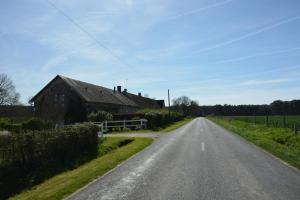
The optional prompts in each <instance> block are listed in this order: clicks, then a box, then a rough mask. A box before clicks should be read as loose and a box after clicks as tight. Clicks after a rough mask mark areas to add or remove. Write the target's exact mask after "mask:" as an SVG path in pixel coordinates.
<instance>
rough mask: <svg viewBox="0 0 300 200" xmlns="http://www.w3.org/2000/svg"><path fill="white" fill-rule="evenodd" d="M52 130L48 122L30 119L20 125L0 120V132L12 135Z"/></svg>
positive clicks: (35, 118)
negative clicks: (12, 133) (7, 132)
mask: <svg viewBox="0 0 300 200" xmlns="http://www.w3.org/2000/svg"><path fill="white" fill-rule="evenodd" d="M52 128H53V124H52V123H51V122H50V121H45V120H43V119H40V118H37V117H32V118H30V119H28V120H27V121H24V122H22V123H14V122H13V121H12V120H11V119H8V118H0V130H1V129H2V130H8V131H11V132H14V133H20V132H23V131H28V130H49V129H52Z"/></svg>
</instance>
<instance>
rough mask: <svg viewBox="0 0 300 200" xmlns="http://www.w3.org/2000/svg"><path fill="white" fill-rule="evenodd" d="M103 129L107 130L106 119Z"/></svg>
mask: <svg viewBox="0 0 300 200" xmlns="http://www.w3.org/2000/svg"><path fill="white" fill-rule="evenodd" d="M105 130H107V121H105Z"/></svg>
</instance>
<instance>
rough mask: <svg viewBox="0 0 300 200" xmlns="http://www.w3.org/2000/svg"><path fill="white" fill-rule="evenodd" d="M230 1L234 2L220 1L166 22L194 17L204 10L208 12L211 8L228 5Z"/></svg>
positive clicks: (178, 15)
mask: <svg viewBox="0 0 300 200" xmlns="http://www.w3.org/2000/svg"><path fill="white" fill-rule="evenodd" d="M232 1H234V0H225V1H220V2H217V3H214V4H210V5H208V6H204V7H201V8H197V9H194V10H190V11H186V12H183V13H180V14H177V15H175V16H173V17H170V18H169V19H168V20H175V19H178V18H181V17H185V16H188V15H194V14H197V13H199V12H203V11H206V10H210V9H212V8H217V7H220V6H223V5H226V4H229V3H231V2H232Z"/></svg>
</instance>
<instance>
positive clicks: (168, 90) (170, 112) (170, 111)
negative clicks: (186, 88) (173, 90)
mask: <svg viewBox="0 0 300 200" xmlns="http://www.w3.org/2000/svg"><path fill="white" fill-rule="evenodd" d="M168 104H169V118H170V117H171V106H170V90H169V89H168Z"/></svg>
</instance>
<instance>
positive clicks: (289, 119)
mask: <svg viewBox="0 0 300 200" xmlns="http://www.w3.org/2000/svg"><path fill="white" fill-rule="evenodd" d="M226 118H230V119H237V120H240V121H244V122H251V123H257V124H266V125H267V117H266V116H230V117H226ZM294 123H297V124H298V126H299V125H300V115H286V116H284V115H272V116H269V117H268V125H269V126H273V127H281V128H290V129H293V127H294Z"/></svg>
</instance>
